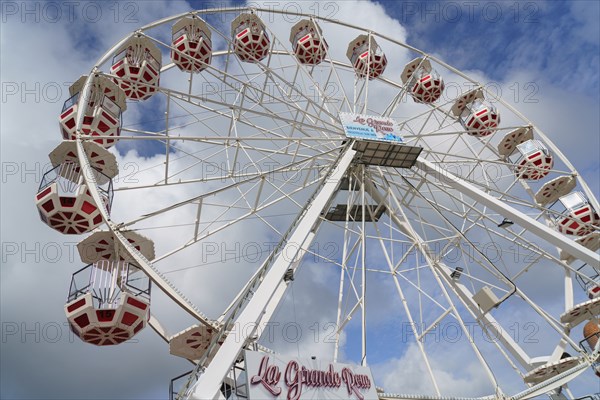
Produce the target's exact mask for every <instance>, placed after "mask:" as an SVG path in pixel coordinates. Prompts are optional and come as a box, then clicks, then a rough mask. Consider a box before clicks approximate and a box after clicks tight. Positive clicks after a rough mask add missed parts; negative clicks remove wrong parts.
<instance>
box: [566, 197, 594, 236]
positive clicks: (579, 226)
mask: <svg viewBox="0 0 600 400" xmlns="http://www.w3.org/2000/svg"><path fill="white" fill-rule="evenodd" d="M558 201H559V203H560V204H562V206H563V210H562V212H561V215H559V216H558V217H557V218H556V226H557V229H558V230H559V231H560V232H562V233H564V234H566V235H574V236H585V235H588V234H590V233H592V232H593V231H594V230H596V229H597V227H598V226H600V217H599V216H598V212H597V211H596V210H594V207H592V205H591V204H590V202H589V201H588V199H587V198H586V197H585V195H584V194H583V193H581V192H573V193H569V194H568V195H566V196H563V197H561V198H559V199H558Z"/></svg>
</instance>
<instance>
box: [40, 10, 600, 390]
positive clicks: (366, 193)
mask: <svg viewBox="0 0 600 400" xmlns="http://www.w3.org/2000/svg"><path fill="white" fill-rule="evenodd" d="M267 12H268V13H269V16H270V19H269V21H268V22H265V21H264V20H263V19H261V14H264V13H267ZM70 93H71V95H72V97H71V98H70V99H69V100H68V101H67V102H66V103H65V105H64V107H63V109H62V112H61V113H60V116H59V123H60V130H61V133H62V136H63V141H62V142H61V143H60V144H59V145H58V147H57V148H56V149H55V150H54V151H52V153H50V159H51V162H52V165H53V166H54V167H55V168H54V169H53V170H52V171H50V172H48V173H47V174H46V175H45V176H44V179H43V181H42V183H41V185H40V189H39V191H38V193H37V194H36V200H35V201H36V204H37V207H38V210H39V212H40V216H41V219H42V221H43V222H44V223H46V224H47V225H48V226H50V227H51V228H53V229H55V230H57V231H59V232H61V233H63V234H67V235H71V234H76V235H78V234H87V233H89V235H88V236H87V237H86V238H85V239H83V240H82V241H81V242H80V243H79V245H78V250H79V253H80V256H81V260H82V263H83V264H85V265H86V266H85V267H83V268H82V269H81V270H79V271H77V272H76V273H75V274H73V279H72V282H71V286H70V290H69V294H68V299H67V302H66V304H65V312H66V316H67V319H68V321H69V323H70V325H71V327H72V329H73V331H74V332H75V333H76V335H77V336H79V337H80V338H81V340H83V341H85V342H88V343H90V344H93V345H97V346H106V345H116V344H119V343H122V342H125V341H127V340H128V339H130V338H132V337H133V336H134V335H136V334H137V333H138V332H139V331H140V330H142V329H144V328H145V327H146V326H147V325H150V326H151V327H152V328H153V329H154V330H155V331H156V332H157V333H158V334H159V335H161V336H162V337H163V338H164V339H165V341H166V342H167V343H168V346H169V350H170V352H171V354H173V355H174V356H179V357H183V358H184V359H187V360H190V361H192V362H193V363H194V364H195V367H194V369H193V370H192V372H191V373H190V374H188V375H186V376H185V377H184V379H183V381H184V382H183V384H182V385H181V387H180V388H179V390H178V393H177V396H178V398H200V399H204V398H232V399H234V398H248V393H249V388H248V386H249V383H248V379H247V377H246V375H247V374H245V368H246V366H245V361H246V360H245V358H244V350H254V351H257V352H262V353H264V354H273V353H275V350H274V349H273V348H272V347H271V343H270V342H269V340H268V338H266V337H265V336H266V335H264V334H263V333H264V330H261V329H260V327H261V326H264V324H268V323H269V321H271V320H272V319H273V318H274V317H276V316H277V315H278V313H280V312H281V310H282V307H285V306H282V304H283V303H285V300H286V298H288V297H289V296H290V292H291V291H292V290H293V289H294V287H295V285H299V283H298V282H299V281H300V280H302V279H305V280H307V281H309V282H312V283H313V284H314V285H313V286H312V288H313V289H314V290H313V289H311V286H310V285H304V286H302V290H301V289H300V286H298V289H297V290H296V291H295V292H294V294H293V296H294V301H297V302H302V301H306V302H307V303H311V302H312V306H313V308H312V309H311V312H319V313H320V315H312V318H313V321H316V322H319V323H324V322H325V321H329V322H331V324H330V325H328V327H327V329H328V330H327V334H328V335H327V336H328V339H330V340H329V341H328V342H327V344H326V345H325V346H322V347H319V349H320V351H321V352H320V353H319V354H317V355H316V356H317V358H318V359H324V360H330V361H332V362H352V363H355V364H360V365H362V366H368V365H373V364H378V365H386V367H387V368H390V369H393V368H395V369H394V371H395V372H394V373H392V374H391V375H390V376H392V377H393V378H390V376H387V378H386V376H385V374H381V380H382V381H383V382H381V383H380V382H377V379H376V383H377V395H378V397H379V398H380V399H387V398H423V399H424V398H428V399H434V398H442V397H444V396H456V395H461V396H463V397H466V396H470V397H478V398H480V397H485V398H504V396H506V397H510V396H514V397H513V398H522V399H527V398H532V397H534V396H539V395H542V394H548V395H549V396H550V397H552V398H555V399H559V398H574V397H576V396H575V395H574V394H573V393H572V389H573V385H576V384H577V383H576V382H578V379H582V377H583V376H586V374H587V376H589V375H593V374H594V373H596V374H598V375H599V376H600V366H599V364H598V361H599V360H598V357H599V354H600V345H599V344H598V343H599V342H598V338H599V337H600V323H599V321H598V315H599V314H600V262H599V257H598V254H597V251H598V249H599V248H600V232H599V226H600V217H599V216H598V210H600V206H599V205H598V201H597V200H596V198H595V196H594V194H593V193H592V191H591V190H590V188H589V187H588V185H587V184H586V183H585V181H584V180H583V179H582V177H581V175H580V174H579V173H578V172H577V170H576V169H575V167H574V166H573V165H572V164H571V163H570V162H569V161H568V160H567V159H566V158H565V157H564V155H563V154H562V153H561V151H560V149H558V148H557V147H556V146H555V145H554V144H553V143H552V142H551V141H550V140H549V139H548V137H547V136H546V135H545V134H544V133H543V132H542V131H541V130H540V129H539V128H538V127H536V126H535V125H534V124H533V123H532V122H531V121H529V120H527V119H526V118H525V117H524V116H523V115H521V114H520V113H519V112H518V111H517V110H516V109H515V108H513V107H512V106H511V105H510V104H508V103H506V102H505V101H503V100H502V99H501V98H500V97H499V96H497V94H496V93H493V92H492V91H490V90H488V88H486V87H485V86H484V85H481V84H480V83H478V82H476V81H475V80H472V79H470V78H469V77H467V76H466V75H465V74H463V73H462V72H460V71H459V70H457V69H455V68H453V67H452V66H450V65H448V64H446V63H445V62H443V61H441V60H439V59H437V58H436V57H434V56H432V55H429V54H427V53H424V52H422V51H420V50H418V49H415V48H413V47H411V46H409V45H407V44H405V43H401V42H399V41H397V40H395V39H394V38H393V37H389V36H386V35H383V34H380V33H377V32H374V31H370V30H367V29H364V28H361V27H359V26H355V25H353V24H351V23H348V22H341V21H335V20H332V19H328V18H324V17H319V16H314V15H303V14H290V13H286V12H279V11H277V10H271V9H270V10H264V9H260V8H247V9H246V8H230V9H229V8H220V9H211V10H200V11H193V12H190V13H186V14H181V15H176V16H172V17H168V18H165V19H162V20H159V21H156V22H154V23H152V24H149V25H146V26H144V27H142V28H140V29H139V30H137V31H135V32H133V33H131V34H130V35H128V36H127V37H125V38H123V39H122V40H121V41H120V42H119V43H117V44H116V45H115V46H114V47H113V48H111V49H109V50H108V51H107V52H106V53H105V54H104V55H103V56H102V57H101V58H100V59H99V61H98V62H97V63H96V65H95V67H94V68H93V69H92V70H91V71H90V72H89V73H88V74H87V75H84V76H82V77H81V78H80V79H79V80H77V81H76V82H75V83H74V84H73V85H72V86H71V88H70ZM129 115H131V117H129ZM117 149H119V151H117ZM117 158H120V159H121V162H120V164H121V165H120V166H118V165H117ZM132 160H134V161H135V163H137V164H134V161H132ZM127 165H129V166H131V165H135V168H134V172H135V174H134V175H130V176H125V175H126V174H127V169H126V168H124V166H127ZM264 243H270V244H271V245H269V246H264ZM324 243H327V244H329V245H330V247H331V248H334V251H328V250H327V251H326V250H325V247H324V246H323V244H324ZM319 245H321V246H319ZM220 246H224V248H225V249H226V250H227V251H226V252H225V253H228V252H229V253H231V254H229V255H228V254H225V256H224V255H223V251H222V248H220ZM231 249H233V250H231ZM240 252H245V253H244V255H245V256H244V257H242V262H239V260H237V258H239V255H240ZM232 259H236V261H235V262H234V261H232ZM311 280H312V281H311ZM315 282H317V283H315ZM151 287H152V291H151ZM158 291H160V292H162V293H164V294H166V296H168V298H170V300H172V302H174V304H176V305H177V306H178V307H180V308H181V309H182V310H183V311H184V312H186V313H187V314H189V316H191V317H193V318H194V320H195V321H196V322H195V323H194V324H193V325H192V326H190V327H188V328H186V329H183V330H181V331H179V332H178V333H177V330H173V329H174V328H173V327H171V326H169V323H167V322H166V320H169V318H164V319H163V318H161V316H160V315H154V313H152V314H151V313H150V309H151V307H152V305H153V298H154V297H155V295H156V293H158ZM159 320H160V322H159ZM519 324H521V325H519ZM175 325H176V324H174V326H175ZM248 327H250V328H248ZM241 328H243V329H244V334H243V335H240V332H239V330H240V329H241ZM236 330H237V331H236ZM524 336H526V337H524ZM534 336H535V337H534ZM528 339H535V340H528ZM311 351H312V350H311ZM298 352H299V353H302V351H301V349H298ZM302 355H303V356H306V355H308V356H310V355H313V354H302ZM449 360H455V362H448V361H449ZM392 367H393V368H392ZM463 367H464V370H462V368H463ZM466 370H469V371H466ZM410 371H412V372H410ZM467 373H468V374H470V375H466V374H467ZM411 374H413V375H411ZM415 374H417V375H418V376H417V375H415ZM466 376H469V377H470V378H471V379H473V377H476V378H477V381H476V382H474V381H469V380H466V381H465V377H466ZM461 379H462V381H461ZM417 381H418V382H417ZM453 381H454V382H459V383H460V382H463V383H462V385H459V386H461V388H460V389H457V388H456V385H453V384H452V382H453ZM389 386H391V387H392V388H393V390H392V389H387V387H389ZM219 396H220V397H219Z"/></svg>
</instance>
